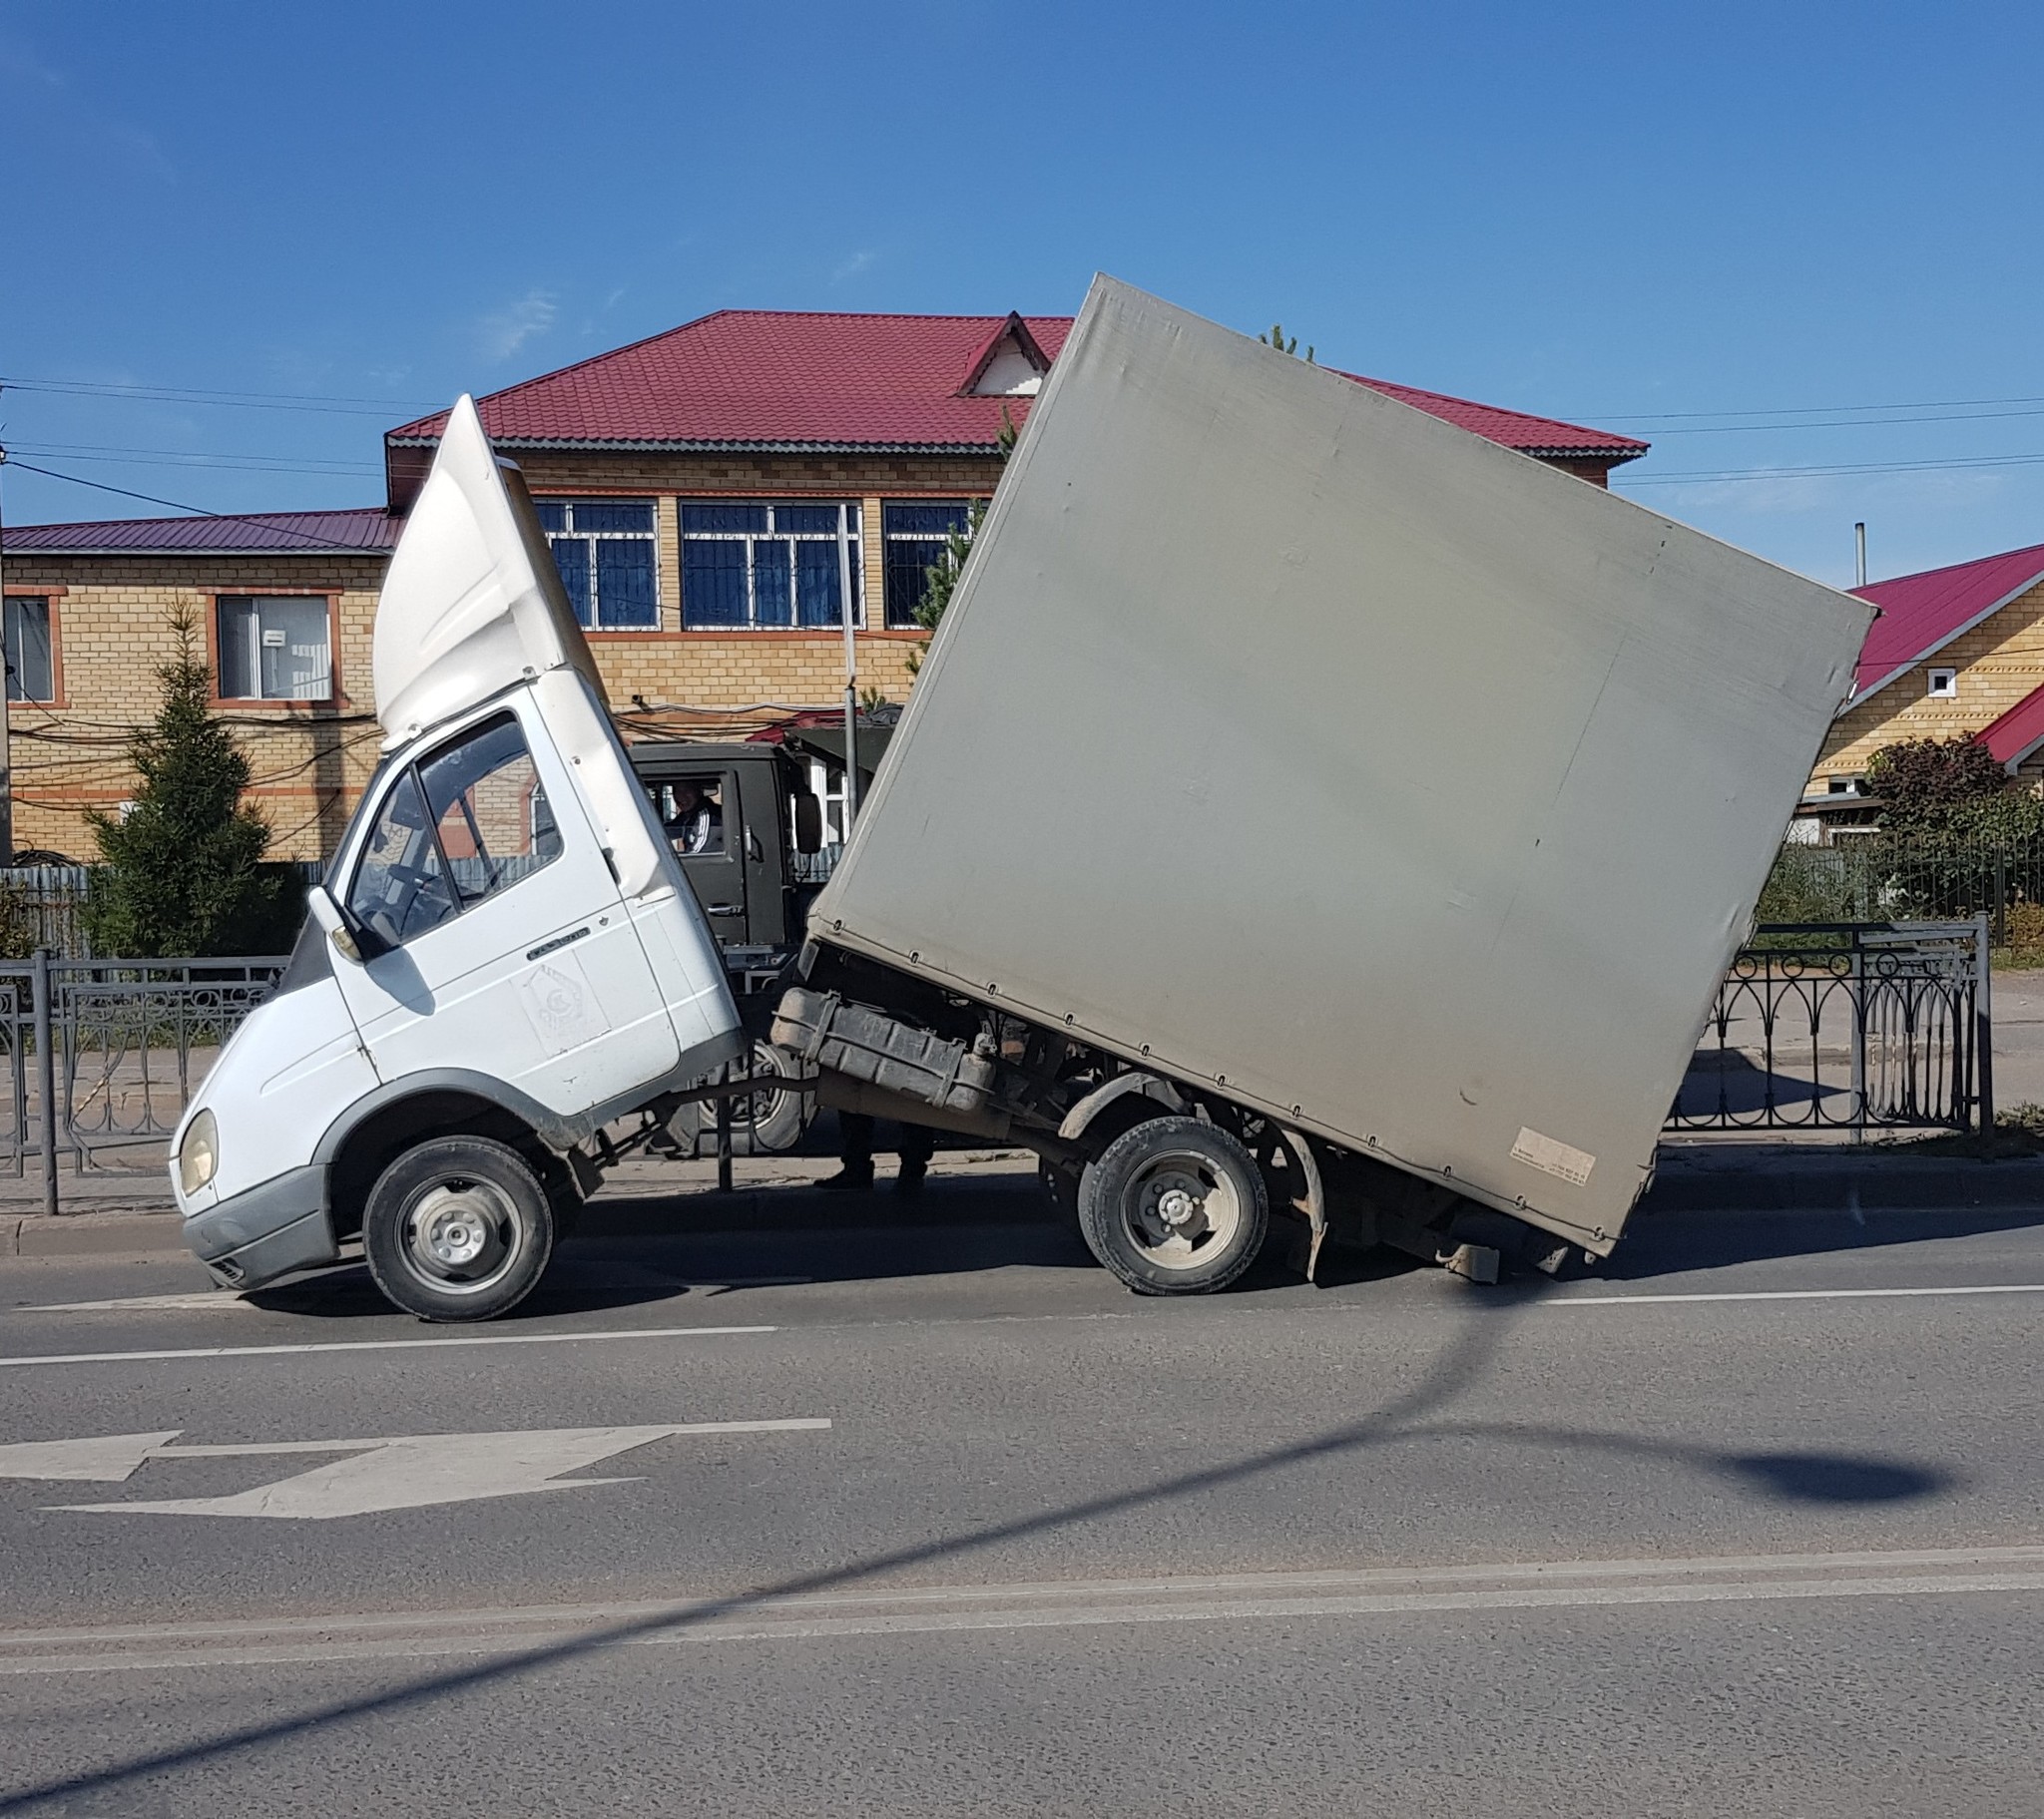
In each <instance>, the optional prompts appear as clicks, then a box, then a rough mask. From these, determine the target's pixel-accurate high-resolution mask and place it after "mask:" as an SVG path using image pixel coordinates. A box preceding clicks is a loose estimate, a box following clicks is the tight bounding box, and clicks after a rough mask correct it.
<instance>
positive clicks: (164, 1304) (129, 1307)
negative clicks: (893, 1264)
mask: <svg viewBox="0 0 2044 1819" xmlns="http://www.w3.org/2000/svg"><path fill="white" fill-rule="evenodd" d="M575 1279H576V1280H577V1281H579V1282H582V1283H585V1284H587V1283H595V1284H598V1285H601V1286H604V1287H614V1288H672V1289H677V1290H682V1291H689V1292H694V1293H697V1294H704V1295H721V1294H726V1293H728V1292H729V1291H731V1290H732V1289H735V1288H792V1287H797V1286H800V1285H803V1284H806V1283H809V1282H812V1281H814V1280H815V1278H814V1277H813V1276H719V1277H717V1278H716V1279H714V1280H711V1279H708V1278H706V1279H705V1280H703V1281H700V1282H699V1281H695V1280H693V1279H687V1278H684V1277H681V1276H670V1275H664V1274H662V1273H661V1272H660V1271H658V1270H651V1269H639V1268H636V1267H628V1268H621V1269H608V1268H597V1269H583V1270H580V1271H578V1272H577V1274H576V1278H575ZM367 1280H368V1278H367V1277H366V1276H363V1275H358V1276H357V1277H356V1278H355V1282H354V1283H353V1284H351V1285H354V1286H359V1285H363V1284H366V1282H367ZM314 1281H316V1278H314ZM312 1285H313V1283H312V1282H293V1283H289V1284H286V1285H285V1286H287V1287H290V1288H303V1287H309V1286H312ZM256 1292H258V1293H260V1292H261V1291H260V1290H258V1291H256ZM216 1307H221V1308H226V1307H234V1308H248V1309H253V1310H254V1311H256V1313H262V1312H265V1311H273V1310H265V1309H264V1308H263V1306H262V1304H261V1303H260V1302H258V1301H252V1300H250V1299H249V1297H248V1296H247V1295H245V1294H236V1293H234V1292H233V1291H232V1290H229V1289H225V1288H202V1289H199V1290H197V1291H196V1292H195V1293H192V1294H178V1295H120V1296H117V1297H115V1298H114V1299H113V1300H111V1301H39V1302H33V1303H29V1304H26V1305H24V1306H23V1307H22V1308H21V1309H20V1310H19V1311H20V1312H22V1313H25V1314H125V1313H129V1312H135V1313H183V1312H186V1311H188V1310H190V1309H194V1308H199V1309H206V1308H216Z"/></svg>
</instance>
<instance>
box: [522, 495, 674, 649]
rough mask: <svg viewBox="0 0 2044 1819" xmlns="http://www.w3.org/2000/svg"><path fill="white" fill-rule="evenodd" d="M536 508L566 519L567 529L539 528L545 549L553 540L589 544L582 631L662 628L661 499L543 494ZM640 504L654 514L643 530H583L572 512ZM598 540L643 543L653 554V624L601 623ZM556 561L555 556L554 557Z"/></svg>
mask: <svg viewBox="0 0 2044 1819" xmlns="http://www.w3.org/2000/svg"><path fill="white" fill-rule="evenodd" d="M532 503H533V505H534V506H535V507H542V506H543V507H546V508H547V509H549V510H554V509H558V510H560V511H561V512H562V513H563V514H564V515H565V518H566V522H567V528H566V529H565V530H560V531H549V530H546V529H545V527H544V526H542V527H541V530H542V534H543V535H544V536H545V538H546V540H547V552H548V554H549V555H551V554H552V553H553V548H554V544H555V542H556V541H557V540H558V541H561V542H567V543H581V544H588V545H590V546H592V547H591V548H590V550H589V624H588V625H586V626H584V627H583V628H582V629H583V631H585V632H641V633H644V632H658V631H660V630H661V623H660V622H661V614H662V611H663V608H664V606H665V603H664V602H663V601H662V600H661V598H660V502H659V501H658V500H657V499H653V498H649V497H648V496H647V495H646V494H644V493H616V494H611V495H609V496H606V495H604V494H602V493H573V494H569V493H546V494H542V495H541V496H539V497H538V498H535V499H534V500H533V502H532ZM585 505H597V506H620V505H631V506H641V507H644V508H645V509H646V510H648V511H650V512H651V513H652V514H653V523H652V525H651V526H650V527H649V528H648V529H646V530H643V531H585V530H583V529H582V528H581V527H580V526H578V525H577V524H576V522H575V512H576V509H577V508H578V507H580V506H585ZM599 543H643V544H645V545H646V546H647V547H648V549H649V550H650V551H651V552H652V556H653V624H652V625H650V626H607V625H605V624H604V623H603V602H602V601H601V600H600V599H599V598H598V595H597V588H598V585H599V570H598V567H597V561H596V550H595V548H594V547H593V546H595V545H596V544H599ZM556 560H557V561H558V558H556Z"/></svg>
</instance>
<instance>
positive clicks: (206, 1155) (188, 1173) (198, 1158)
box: [178, 1112, 220, 1194]
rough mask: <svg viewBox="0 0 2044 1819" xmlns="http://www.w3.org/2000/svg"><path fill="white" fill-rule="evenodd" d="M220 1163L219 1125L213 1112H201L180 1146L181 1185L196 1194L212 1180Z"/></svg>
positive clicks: (179, 1180)
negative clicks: (214, 1118) (215, 1121)
mask: <svg viewBox="0 0 2044 1819" xmlns="http://www.w3.org/2000/svg"><path fill="white" fill-rule="evenodd" d="M219 1166H220V1126H218V1125H217V1124H215V1123H214V1120H213V1114H212V1113H211V1112H202V1113H200V1115H199V1116H198V1117H197V1118H195V1119H194V1120H193V1121H192V1124H191V1127H190V1129H188V1130H187V1131H186V1133H185V1140H184V1141H183V1142H182V1143H180V1144H179V1145H178V1184H179V1186H181V1187H183V1188H184V1190H185V1191H186V1192H187V1193H188V1194H190V1193H197V1192H198V1191H199V1190H200V1188H202V1187H204V1186H205V1185H206V1183H207V1182H208V1181H210V1180H212V1179H213V1174H214V1170H215V1169H217V1168H218V1167H219Z"/></svg>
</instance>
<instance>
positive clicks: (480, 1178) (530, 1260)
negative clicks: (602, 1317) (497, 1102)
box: [362, 1137, 554, 1320]
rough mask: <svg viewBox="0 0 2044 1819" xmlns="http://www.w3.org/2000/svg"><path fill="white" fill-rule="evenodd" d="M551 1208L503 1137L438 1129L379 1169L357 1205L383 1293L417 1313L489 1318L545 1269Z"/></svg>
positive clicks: (551, 1225) (440, 1317)
mask: <svg viewBox="0 0 2044 1819" xmlns="http://www.w3.org/2000/svg"><path fill="white" fill-rule="evenodd" d="M553 1250H554V1215H553V1208H552V1206H551V1205H550V1203H549V1202H548V1199H547V1193H546V1189H545V1188H544V1187H542V1186H541V1185H540V1181H539V1177H538V1176H537V1175H536V1174H534V1173H533V1171H532V1169H531V1168H530V1167H529V1166H528V1165H527V1164H526V1161H525V1158H524V1157H523V1156H522V1155H520V1154H519V1153H518V1151H517V1150H515V1149H513V1148H511V1147H510V1146H509V1145H508V1144H505V1143H499V1142H496V1141H494V1140H492V1139H491V1138H489V1137H435V1138H433V1139H432V1140H431V1141H430V1142H424V1143H420V1144H418V1145H417V1146H416V1147H414V1148H411V1149H407V1150H406V1151H405V1152H404V1153H403V1154H402V1155H400V1156H399V1157H398V1158H397V1159H396V1160H395V1161H394V1162H392V1163H391V1164H390V1165H389V1166H388V1167H387V1168H385V1169H384V1170H383V1172H382V1174H380V1175H379V1176H378V1177H377V1179H376V1185H375V1186H374V1187H372V1188H371V1189H370V1190H369V1199H368V1204H367V1205H366V1206H365V1207H364V1208H363V1210H362V1252H363V1255H364V1257H365V1258H366V1259H367V1261H368V1265H369V1274H370V1275H371V1276H372V1277H374V1278H375V1282H376V1286H377V1287H378V1288H380V1289H381V1290H382V1291H383V1293H384V1295H385V1297H386V1298H387V1299H388V1300H390V1301H391V1302H393V1303H394V1304H395V1305H397V1306H398V1307H401V1308H403V1309H404V1311H405V1312H406V1313H408V1314H416V1315H418V1317H419V1318H420V1319H421V1320H489V1319H494V1318H495V1317H496V1316H497V1315H498V1314H501V1313H505V1312H507V1311H508V1310H509V1309H511V1308H513V1307H516V1306H517V1305H518V1303H519V1302H520V1301H522V1300H524V1299H525V1297H526V1296H527V1295H529V1294H530V1293H531V1292H532V1290H533V1287H534V1285H535V1284H536V1283H537V1282H538V1281H539V1279H540V1277H541V1276H542V1275H543V1274H544V1273H545V1272H546V1267H547V1261H548V1259H549V1258H550V1257H551V1256H552V1255H553Z"/></svg>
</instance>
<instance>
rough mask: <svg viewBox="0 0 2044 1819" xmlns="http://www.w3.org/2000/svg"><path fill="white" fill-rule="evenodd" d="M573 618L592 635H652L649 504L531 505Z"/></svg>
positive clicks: (654, 586) (655, 607)
mask: <svg viewBox="0 0 2044 1819" xmlns="http://www.w3.org/2000/svg"><path fill="white" fill-rule="evenodd" d="M533 507H534V509H535V510H536V511H537V512H538V513H539V522H540V528H541V529H542V530H544V531H545V532H546V534H547V543H548V545H549V546H550V547H551V548H552V550H553V552H554V566H555V567H556V568H558V569H559V570H560V571H561V585H562V586H563V587H564V588H566V589H567V590H568V604H569V605H570V606H572V607H573V608H574V609H575V617H576V619H578V620H579V621H580V622H581V623H582V625H583V626H584V627H586V628H587V629H588V630H590V631H592V632H657V631H659V630H660V590H659V585H658V583H657V582H656V580H655V573H656V571H655V566H654V558H653V549H654V505H653V501H652V500H650V499H535V500H534V501H533Z"/></svg>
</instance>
